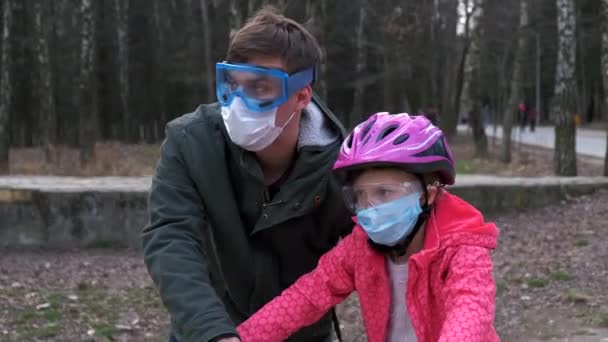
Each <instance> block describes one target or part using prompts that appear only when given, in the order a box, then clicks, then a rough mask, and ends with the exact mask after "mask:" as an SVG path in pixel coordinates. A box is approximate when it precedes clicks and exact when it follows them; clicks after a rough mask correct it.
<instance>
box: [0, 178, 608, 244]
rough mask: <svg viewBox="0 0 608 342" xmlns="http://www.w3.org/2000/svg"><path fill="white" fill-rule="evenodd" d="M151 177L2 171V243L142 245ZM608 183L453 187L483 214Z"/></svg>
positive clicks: (530, 181) (503, 181)
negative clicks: (6, 173)
mask: <svg viewBox="0 0 608 342" xmlns="http://www.w3.org/2000/svg"><path fill="white" fill-rule="evenodd" d="M149 186H150V178H147V177H142V178H120V177H107V178H106V177H104V178H71V177H0V247H20V246H44V247H50V248H73V247H99V246H125V247H135V248H139V247H140V232H141V229H142V227H143V226H144V225H145V223H146V221H147V196H148V189H149ZM598 189H608V178H607V177H597V178H586V177H574V178H559V177H548V178H504V177H496V176H489V175H462V176H458V178H457V185H456V186H453V187H450V189H449V190H450V191H451V192H452V193H454V194H456V195H458V196H460V197H462V198H463V199H465V200H466V201H468V202H470V203H472V204H473V205H475V206H476V207H477V208H478V209H480V210H481V211H482V212H484V213H497V212H504V211H509V210H522V209H527V208H537V207H542V206H546V205H550V204H554V203H559V202H561V201H563V200H565V199H568V198H570V197H574V196H580V195H585V194H590V193H593V192H594V191H596V190H598Z"/></svg>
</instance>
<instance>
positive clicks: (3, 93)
mask: <svg viewBox="0 0 608 342" xmlns="http://www.w3.org/2000/svg"><path fill="white" fill-rule="evenodd" d="M12 10H13V1H12V0H4V6H3V8H2V52H1V55H0V62H1V63H2V68H0V174H3V173H8V172H9V161H8V156H9V148H10V134H9V121H8V118H9V113H10V110H11V97H12V94H13V88H12V84H11V69H12V68H13V61H12V58H11V54H12V51H11V27H12V23H13V11H12Z"/></svg>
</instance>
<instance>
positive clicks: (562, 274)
mask: <svg viewBox="0 0 608 342" xmlns="http://www.w3.org/2000/svg"><path fill="white" fill-rule="evenodd" d="M549 277H551V279H553V280H556V281H569V280H572V279H573V277H572V276H571V275H570V274H569V273H568V272H566V271H556V272H551V273H550V274H549Z"/></svg>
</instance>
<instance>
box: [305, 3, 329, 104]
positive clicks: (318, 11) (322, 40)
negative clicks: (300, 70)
mask: <svg viewBox="0 0 608 342" xmlns="http://www.w3.org/2000/svg"><path fill="white" fill-rule="evenodd" d="M317 6H319V7H317ZM326 15H327V2H326V1H315V0H307V1H306V16H307V17H308V20H309V23H310V25H311V26H312V27H311V28H310V29H311V31H314V33H315V36H316V38H317V39H318V41H319V44H320V46H321V54H322V59H321V63H320V64H319V65H317V68H318V71H319V75H316V76H317V78H316V80H315V83H316V84H317V85H318V87H317V90H318V92H319V95H320V96H321V98H322V99H324V100H325V101H327V82H326V80H325V70H326V66H327V63H328V60H327V49H326V48H325V45H326V44H327V41H326V36H325V29H324V26H325V19H326Z"/></svg>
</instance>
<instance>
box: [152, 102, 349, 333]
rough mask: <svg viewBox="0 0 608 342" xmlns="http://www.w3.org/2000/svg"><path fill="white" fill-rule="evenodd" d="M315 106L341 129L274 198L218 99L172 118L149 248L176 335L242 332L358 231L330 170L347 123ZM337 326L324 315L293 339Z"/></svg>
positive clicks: (304, 150) (329, 128)
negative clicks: (239, 328) (230, 129)
mask: <svg viewBox="0 0 608 342" xmlns="http://www.w3.org/2000/svg"><path fill="white" fill-rule="evenodd" d="M316 108H318V109H320V111H319V110H317V111H316V113H317V117H318V116H319V113H322V115H321V117H322V118H323V116H324V117H325V120H324V122H325V125H326V126H325V130H324V132H332V133H333V135H334V136H335V139H330V140H329V141H330V143H329V144H328V145H325V146H314V144H313V145H309V146H300V147H298V154H297V159H296V161H295V163H294V164H293V167H292V169H291V171H290V173H289V175H288V176H287V177H286V179H285V180H284V182H283V183H282V185H281V187H280V190H279V191H278V193H276V195H275V196H274V198H270V195H269V191H268V188H267V187H266V186H265V185H264V177H263V174H262V170H261V168H260V166H259V164H258V162H257V160H256V158H255V156H254V154H252V153H250V152H247V151H244V150H243V149H241V148H239V147H238V146H236V145H235V144H233V143H232V142H231V141H230V139H229V137H228V135H227V132H226V128H225V126H224V124H223V121H222V118H221V115H220V107H219V105H217V104H212V105H203V106H200V107H199V108H198V109H197V110H196V111H195V112H194V113H191V114H187V115H184V116H182V117H180V118H178V119H176V120H174V121H172V122H170V123H169V124H168V125H167V129H166V139H165V141H164V142H163V144H162V147H161V157H160V161H159V163H158V166H157V169H156V174H155V176H154V178H153V181H152V188H151V194H150V202H149V213H150V216H149V219H150V220H149V223H148V225H147V226H146V227H145V228H144V231H143V248H144V258H145V262H146V265H147V267H148V270H149V272H150V274H151V276H152V278H153V280H154V282H155V284H156V285H157V287H158V288H159V290H160V295H161V298H162V300H163V303H164V305H165V306H166V307H167V309H168V311H169V313H170V315H171V325H172V329H173V334H174V335H175V336H176V337H177V339H178V341H180V342H182V341H204V342H207V341H212V340H214V339H215V338H216V337H218V336H222V335H226V334H228V335H229V334H234V333H235V332H236V330H235V324H239V323H240V322H242V321H243V320H245V319H246V318H247V317H249V316H250V315H251V314H253V313H254V312H255V311H257V310H258V309H260V308H261V307H262V306H263V305H264V304H265V303H267V302H268V301H270V300H271V299H272V298H274V297H275V296H277V295H279V294H280V293H281V291H282V290H283V289H285V288H287V287H288V286H289V285H290V284H292V283H293V282H294V281H295V280H296V279H297V278H298V277H299V276H301V275H302V274H304V273H306V272H308V271H311V270H312V269H314V267H315V266H316V264H317V261H318V259H319V257H320V256H321V255H322V254H323V253H324V252H326V251H328V250H329V249H331V247H333V246H334V245H335V244H336V242H337V239H338V238H339V235H345V234H347V233H348V232H349V231H350V229H351V227H352V224H351V222H350V215H349V213H348V211H347V210H346V208H345V206H344V204H343V201H342V198H341V190H340V186H339V184H338V182H337V180H336V179H335V178H334V177H333V176H332V173H331V167H332V165H333V162H334V160H335V158H336V156H337V153H338V151H339V148H340V143H341V141H342V139H343V137H344V131H343V129H342V127H341V126H340V124H339V123H338V121H337V120H336V119H335V117H334V116H333V114H331V112H330V111H329V110H328V109H327V108H326V107H324V106H323V105H321V104H320V103H317V106H316ZM305 115H308V114H307V113H303V117H304V116H305ZM303 120H304V119H303ZM312 133H315V134H316V132H312ZM302 134H309V135H310V134H311V132H310V129H308V132H307V130H306V129H301V135H302ZM332 140H333V142H331V141H332ZM326 141H327V139H326ZM330 327H331V323H330V321H329V319H328V317H325V318H324V319H323V320H321V321H320V322H319V323H318V324H317V325H316V326H313V327H310V328H307V329H305V330H303V331H301V332H300V333H299V334H298V335H297V336H295V337H294V338H293V339H291V340H290V341H313V340H315V339H314V337H315V336H321V335H326V334H327V333H328V332H329V329H330Z"/></svg>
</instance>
